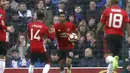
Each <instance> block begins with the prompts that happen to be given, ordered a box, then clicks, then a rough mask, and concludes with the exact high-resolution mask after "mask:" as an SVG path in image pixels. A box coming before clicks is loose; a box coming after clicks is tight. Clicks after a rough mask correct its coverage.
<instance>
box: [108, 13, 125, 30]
mask: <svg viewBox="0 0 130 73" xmlns="http://www.w3.org/2000/svg"><path fill="white" fill-rule="evenodd" d="M122 21H123V16H122V14H113V13H110V17H109V25H108V26H109V27H114V28H121V26H122ZM116 23H118V24H116Z"/></svg>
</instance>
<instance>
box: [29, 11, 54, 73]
mask: <svg viewBox="0 0 130 73" xmlns="http://www.w3.org/2000/svg"><path fill="white" fill-rule="evenodd" d="M43 20H44V12H42V11H38V12H37V21H36V22H32V23H30V24H29V25H28V37H29V39H30V52H31V56H30V60H31V64H30V66H29V70H28V73H34V63H35V62H36V61H37V60H38V59H39V60H40V62H41V63H43V62H45V63H46V65H45V67H44V68H43V72H42V73H48V71H49V69H50V58H49V54H48V52H47V50H46V48H45V40H44V39H43V37H44V36H48V37H49V38H50V39H52V40H53V39H54V36H55V33H54V32H55V30H54V29H53V28H50V29H49V28H48V27H47V26H46V25H45V24H44V22H43Z"/></svg>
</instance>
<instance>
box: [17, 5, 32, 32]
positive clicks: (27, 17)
mask: <svg viewBox="0 0 130 73" xmlns="http://www.w3.org/2000/svg"><path fill="white" fill-rule="evenodd" d="M18 13H19V18H20V20H21V22H22V23H21V24H22V27H21V28H22V29H23V30H22V31H21V32H26V30H27V24H28V23H29V22H30V21H31V18H32V12H31V10H29V9H27V7H26V4H25V3H23V2H22V3H20V4H19V9H18Z"/></svg>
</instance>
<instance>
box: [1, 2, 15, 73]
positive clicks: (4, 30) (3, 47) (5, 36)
mask: <svg viewBox="0 0 130 73" xmlns="http://www.w3.org/2000/svg"><path fill="white" fill-rule="evenodd" d="M5 4H6V0H0V35H1V36H0V73H4V69H5V60H6V59H5V56H6V49H7V42H8V40H9V39H8V38H9V36H8V34H9V33H8V32H14V29H13V27H12V26H10V27H9V26H8V27H7V26H6V25H5V11H4V9H3V7H4V5H5ZM7 31H8V32H7Z"/></svg>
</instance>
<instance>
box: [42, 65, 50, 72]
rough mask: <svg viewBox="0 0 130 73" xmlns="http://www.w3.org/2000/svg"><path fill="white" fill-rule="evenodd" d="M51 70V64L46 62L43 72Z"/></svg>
mask: <svg viewBox="0 0 130 73" xmlns="http://www.w3.org/2000/svg"><path fill="white" fill-rule="evenodd" d="M49 70H50V64H46V65H45V67H44V68H43V71H42V73H48V72H49Z"/></svg>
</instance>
